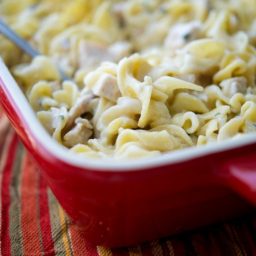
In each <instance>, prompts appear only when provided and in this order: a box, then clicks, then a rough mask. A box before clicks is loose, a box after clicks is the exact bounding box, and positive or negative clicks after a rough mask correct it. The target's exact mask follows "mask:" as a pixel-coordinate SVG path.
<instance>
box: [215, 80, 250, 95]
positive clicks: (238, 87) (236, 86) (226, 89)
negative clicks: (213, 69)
mask: <svg viewBox="0 0 256 256" xmlns="http://www.w3.org/2000/svg"><path fill="white" fill-rule="evenodd" d="M220 87H221V88H222V91H223V93H224V94H225V95H226V96H227V97H232V96H233V95H234V94H236V93H238V92H240V93H245V92H246V89H247V80H246V78H244V77H234V78H229V79H226V80H223V81H222V82H221V83H220Z"/></svg>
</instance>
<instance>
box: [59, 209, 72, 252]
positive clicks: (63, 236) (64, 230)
mask: <svg viewBox="0 0 256 256" xmlns="http://www.w3.org/2000/svg"><path fill="white" fill-rule="evenodd" d="M58 208H59V216H60V225H61V239H62V242H63V244H64V249H65V253H66V255H67V256H71V251H70V248H69V245H68V237H67V227H66V223H65V215H64V212H63V210H62V208H61V207H60V206H59V207H58Z"/></svg>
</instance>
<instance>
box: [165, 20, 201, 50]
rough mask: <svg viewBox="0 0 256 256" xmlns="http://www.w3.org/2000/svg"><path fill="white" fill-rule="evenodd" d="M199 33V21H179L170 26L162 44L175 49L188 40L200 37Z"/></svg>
mask: <svg viewBox="0 0 256 256" xmlns="http://www.w3.org/2000/svg"><path fill="white" fill-rule="evenodd" d="M201 34H202V24H201V23H200V22H199V21H191V22H188V23H180V24H177V25H175V26H173V27H171V28H170V30H169V33H168V35H167V37H166V39H165V42H164V45H165V47H166V48H167V49H171V50H176V49H179V48H181V47H183V46H185V45H186V44H187V43H188V42H190V41H192V40H195V39H197V38H200V37H201V36H202V35H201Z"/></svg>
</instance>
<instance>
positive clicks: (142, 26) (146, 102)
mask: <svg viewBox="0 0 256 256" xmlns="http://www.w3.org/2000/svg"><path fill="white" fill-rule="evenodd" d="M255 13H256V1H254V0H227V1H222V0H127V1H120V0H110V1H103V0H94V1H91V0H72V1H71V0H54V1H52V0H41V1H39V0H19V1H18V0H2V1H1V2H0V18H2V19H4V20H5V21H6V22H7V23H8V24H9V25H10V26H11V27H12V28H13V29H14V30H15V31H16V32H17V33H19V34H20V35H21V36H22V37H24V38H25V39H26V40H28V41H29V42H30V43H31V44H32V45H33V46H34V47H35V48H37V49H38V50H39V51H40V52H41V54H42V55H41V56H38V57H35V58H34V59H32V60H31V59H29V58H28V56H26V55H25V54H22V53H21V52H20V51H19V50H18V49H17V48H16V47H15V46H14V45H13V44H12V43H10V42H9V41H8V40H7V39H5V38H3V37H1V39H0V54H1V56H2V58H3V59H4V61H5V63H6V64H7V65H8V66H9V67H10V69H11V71H12V73H13V75H14V76H15V78H16V79H17V81H18V83H19V84H20V86H21V88H22V89H23V91H24V93H25V95H26V96H27V98H28V100H29V102H30V104H31V106H32V108H33V109H34V111H35V112H36V114H37V117H38V119H39V120H40V122H41V123H42V125H43V126H44V127H45V129H46V130H47V131H48V132H49V133H50V134H51V135H52V136H53V138H54V139H55V140H57V141H58V142H59V143H61V144H63V145H64V146H65V147H67V148H69V149H70V150H71V151H73V152H75V153H76V154H78V155H81V156H82V157H91V158H106V157H111V158H114V159H124V158H129V159H130V158H131V159H134V158H141V157H153V156H157V155H160V154H162V153H165V152H170V151H173V150H178V149H182V148H185V147H192V146H201V145H205V144H209V143H213V142H216V143H217V142H220V141H223V140H226V139H231V138H236V137H239V136H240V135H241V134H245V133H250V132H256V85H255V81H256V49H255V46H256V16H255ZM59 68H60V69H61V70H63V71H64V72H65V73H66V75H68V76H69V77H70V78H71V80H70V81H61V76H60V73H59Z"/></svg>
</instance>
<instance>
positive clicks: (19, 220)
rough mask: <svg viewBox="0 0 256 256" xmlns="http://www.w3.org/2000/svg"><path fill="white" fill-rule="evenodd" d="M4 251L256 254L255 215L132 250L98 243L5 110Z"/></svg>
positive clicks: (1, 150)
mask: <svg viewBox="0 0 256 256" xmlns="http://www.w3.org/2000/svg"><path fill="white" fill-rule="evenodd" d="M0 191H1V196H0V243H1V247H0V250H1V251H0V255H4V256H5V255H7V256H8V255H14V256H19V255H49V256H50V255H102V256H103V255H106V256H111V255H130V256H133V255H154V256H162V255H171V256H176V255H177V256H183V255H184V256H185V255H202V256H204V255H206V256H211V255H212V256H218V255H224V256H232V255H237V256H243V255H256V217H254V216H253V215H251V216H245V217H243V218H241V219H238V220H235V221H232V222H229V223H222V224H218V225H214V226H211V227H207V228H204V229H201V230H198V231H193V232H189V233H186V234H182V235H179V236H174V237H169V238H165V239H161V240H158V241H152V242H149V243H145V244H142V245H138V246H135V247H131V248H120V249H110V248H103V247H101V246H97V247H93V246H90V244H89V243H88V242H87V241H86V238H84V237H82V235H81V234H80V233H79V231H78V230H77V229H76V226H75V225H74V224H72V223H71V221H70V220H69V218H68V217H67V216H66V215H65V212H64V211H63V209H62V208H61V206H60V205H59V204H58V202H57V201H56V199H55V197H54V195H53V194H52V193H51V191H50V190H49V188H48V187H47V184H46V183H45V181H44V179H43V177H42V176H41V174H40V171H39V170H38V169H37V168H36V166H35V164H34V163H33V161H32V160H31V158H30V156H29V155H28V153H27V152H26V150H25V149H24V147H23V145H22V144H21V142H20V141H19V139H18V137H17V135H16V134H15V132H14V131H13V129H12V128H11V127H10V125H9V123H8V121H7V118H6V117H5V116H4V115H3V114H2V112H0Z"/></svg>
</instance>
